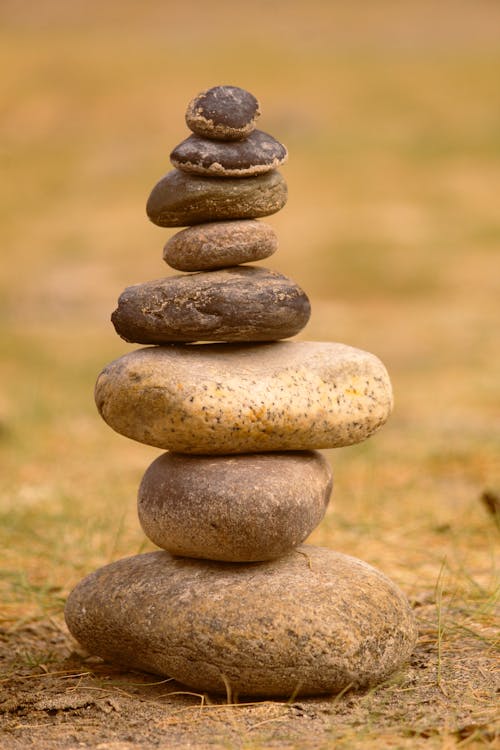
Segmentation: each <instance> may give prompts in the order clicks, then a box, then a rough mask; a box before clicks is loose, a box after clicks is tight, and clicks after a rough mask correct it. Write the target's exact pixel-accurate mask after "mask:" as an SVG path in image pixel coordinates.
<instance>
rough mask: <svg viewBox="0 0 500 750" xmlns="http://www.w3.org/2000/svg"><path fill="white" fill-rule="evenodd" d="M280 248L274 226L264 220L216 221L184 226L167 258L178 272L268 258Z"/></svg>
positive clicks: (170, 245) (171, 243)
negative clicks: (185, 227)
mask: <svg viewBox="0 0 500 750" xmlns="http://www.w3.org/2000/svg"><path fill="white" fill-rule="evenodd" d="M277 249H278V238H277V236H276V233H275V231H274V229H273V228H272V227H271V226H270V225H269V224H265V223H264V222H262V221H253V220H251V219H248V220H244V221H216V222H213V223H211V224H196V225H195V226H193V227H188V228H187V229H182V230H181V231H180V232H177V233H176V234H174V236H173V237H171V238H170V239H169V241H168V242H167V244H166V245H165V247H164V250H163V259H164V261H165V262H166V263H168V265H169V266H170V267H171V268H175V269H176V270H178V271H208V270H213V269H216V268H226V267H227V266H237V265H238V264H240V263H249V262H252V261H256V260H262V259H263V258H268V257H269V256H270V255H272V254H273V253H274V252H276V250H277Z"/></svg>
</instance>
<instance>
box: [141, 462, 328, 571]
mask: <svg viewBox="0 0 500 750" xmlns="http://www.w3.org/2000/svg"><path fill="white" fill-rule="evenodd" d="M331 490H332V473H331V470H330V466H329V464H328V462H327V461H326V460H325V459H324V458H323V456H322V455H321V454H320V453H318V452H317V451H307V452H302V453H300V452H293V453H256V454H253V455H238V456H228V457H218V458H216V459H214V458H211V457H209V456H204V457H201V456H186V455H182V454H178V453H164V454H163V455H162V456H160V457H159V458H157V459H156V461H153V463H152V464H151V466H150V467H149V469H148V470H147V471H146V473H145V474H144V477H143V480H142V483H141V486H140V488H139V498H138V511H139V520H140V522H141V525H142V528H143V529H144V532H145V533H146V535H147V536H148V537H149V538H150V539H151V541H152V542H154V543H155V544H157V545H158V547H162V548H163V549H166V550H168V551H169V552H172V554H174V555H183V556H184V557H201V558H207V559H209V560H228V561H230V562H253V561H256V560H272V559H273V558H276V557H279V556H280V555H284V554H285V553H286V552H289V551H290V550H291V549H293V548H294V547H296V546H297V545H298V544H300V543H301V542H302V541H304V539H305V538H306V537H307V536H308V535H309V534H310V533H311V531H312V530H313V529H315V528H316V526H317V525H318V524H319V522H320V521H321V519H322V518H323V516H324V514H325V510H326V507H327V504H328V501H329V499H330V493H331Z"/></svg>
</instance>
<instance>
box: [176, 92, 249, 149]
mask: <svg viewBox="0 0 500 750" xmlns="http://www.w3.org/2000/svg"><path fill="white" fill-rule="evenodd" d="M259 115H260V112H259V102H258V101H257V99H256V98H255V96H254V95H253V94H250V92H249V91H245V89H242V88H240V87H239V86H214V87H213V88H211V89H208V90H207V91H202V92H201V94H198V95H197V96H195V98H194V99H193V100H192V101H191V102H190V103H189V104H188V108H187V112H186V124H187V126H188V128H189V129H190V130H192V131H193V133H198V135H202V136H205V138H215V139H217V140H223V141H232V140H240V139H241V138H245V137H246V136H247V135H248V134H249V133H251V132H252V130H253V129H254V128H255V120H256V119H257V117H258V116H259Z"/></svg>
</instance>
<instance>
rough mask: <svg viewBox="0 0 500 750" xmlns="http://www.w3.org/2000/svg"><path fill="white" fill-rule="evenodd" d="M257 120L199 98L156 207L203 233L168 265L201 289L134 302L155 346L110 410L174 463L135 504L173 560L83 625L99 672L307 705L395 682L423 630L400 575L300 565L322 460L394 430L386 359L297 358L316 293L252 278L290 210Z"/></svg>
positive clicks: (223, 101) (121, 316)
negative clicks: (395, 578) (125, 672)
mask: <svg viewBox="0 0 500 750" xmlns="http://www.w3.org/2000/svg"><path fill="white" fill-rule="evenodd" d="M259 114H260V111H259V104H258V102H257V99H256V98H255V97H254V96H253V95H252V94H250V93H249V92H248V91H245V90H244V89H241V88H239V87H237V86H216V87H214V88H211V89H209V90H208V91H204V92H202V93H201V94H199V95H198V96H196V97H195V98H194V99H193V100H192V101H191V103H190V104H189V106H188V109H187V113H186V122H187V125H188V127H189V128H190V129H191V131H192V133H193V135H191V136H190V137H189V138H187V139H186V140H184V141H183V142H182V143H180V144H179V145H178V146H177V147H176V148H175V149H174V150H173V151H172V153H171V160H172V163H173V165H174V169H173V170H172V171H170V172H169V173H168V174H166V175H165V176H164V177H162V179H161V180H160V181H159V182H158V183H157V184H156V186H155V187H154V188H153V190H152V192H151V195H150V197H149V199H148V202H147V214H148V216H149V218H150V219H151V221H153V222H154V223H155V224H157V225H158V226H160V227H187V228H186V229H183V230H181V231H178V232H177V233H176V234H174V235H173V236H172V237H170V239H169V240H168V242H167V243H166V245H165V247H164V254H163V257H164V260H165V261H166V263H167V264H168V265H170V266H171V267H172V268H174V269H176V270H178V271H182V272H190V273H188V274H186V273H183V274H182V275H170V276H168V277H167V278H161V279H157V280H155V281H147V282H145V283H143V284H137V285H135V286H131V287H128V288H127V289H125V291H124V292H123V293H122V295H121V296H120V299H119V302H118V307H117V309H116V310H115V311H114V313H113V315H112V321H113V324H114V326H115V329H116V331H117V333H118V334H119V335H120V336H122V337H123V338H124V339H125V340H126V341H130V342H136V343H140V344H152V345H153V346H150V347H148V348H143V349H138V350H136V351H133V352H130V353H129V354H125V355H124V356H122V357H120V358H119V359H117V360H115V361H114V362H111V363H110V364H109V365H107V367H105V368H104V369H103V371H102V372H101V374H100V375H99V377H98V380H97V383H96V388H95V399H96V404H97V407H98V409H99V412H100V413H101V415H102V417H103V419H104V420H105V421H106V422H107V423H108V424H109V425H110V426H111V427H112V428H113V429H114V430H116V432H118V433H120V434H122V435H126V436H127V437H129V438H132V439H133V440H137V441H139V442H141V443H146V444H147V445H152V446H155V447H157V448H162V449H163V450H166V451H168V452H167V453H165V454H163V455H161V456H159V457H158V458H157V459H156V460H155V461H154V462H153V463H152V464H151V466H150V467H149V468H148V469H147V471H146V472H145V474H144V477H143V479H142V482H141V485H140V487H139V493H138V501H137V507H138V514H139V519H140V522H141V524H142V526H143V529H144V531H145V533H146V534H147V536H148V537H149V539H150V540H151V541H152V542H153V543H155V544H157V545H158V546H159V547H161V548H163V549H162V550H161V551H159V552H153V553H148V554H143V555H136V556H135V557H130V558H126V559H124V560H119V561H117V562H114V563H112V564H111V565H108V566H106V567H104V568H101V569H100V570H98V571H96V572H95V573H93V574H91V575H90V576H88V577H87V578H86V579H84V580H83V581H82V582H81V583H80V584H78V585H77V587H76V588H75V589H74V590H73V592H72V593H71V595H70V597H69V599H68V602H67V605H66V619H67V623H68V627H69V629H70V631H71V632H72V634H73V635H74V636H75V638H77V639H78V640H79V641H80V643H81V644H82V645H83V646H84V647H85V648H86V649H87V650H88V651H89V652H90V653H92V654H96V655H99V656H101V657H103V658H104V659H109V660H111V661H114V662H118V663H120V664H122V665H125V666H126V667H128V668H134V669H143V670H146V671H148V672H153V673H157V674H160V675H164V676H166V677H172V678H174V679H176V680H178V681H179V682H181V683H184V684H185V685H187V686H188V687H189V688H191V689H192V690H195V691H209V692H212V691H213V692H215V693H225V694H226V695H227V697H228V698H231V697H233V698H234V696H235V695H237V694H240V695H242V696H250V697H263V698H265V697H279V698H285V699H294V698H295V696H297V695H305V696H307V695H319V694H322V693H332V694H333V693H338V692H339V691H343V690H346V689H347V688H349V687H353V688H362V687H368V686H371V685H375V684H377V683H378V682H380V681H381V680H385V679H386V678H387V677H389V675H390V674H391V673H392V672H393V671H394V670H396V669H399V668H401V666H402V665H403V664H404V662H405V660H406V659H407V658H408V657H409V655H410V653H411V650H412V648H413V645H414V643H415V638H416V627H415V621H414V618H413V615H412V612H411V610H410V608H409V605H408V602H407V600H406V599H405V597H404V595H403V593H402V592H401V591H399V589H398V588H397V587H396V586H395V584H393V583H392V582H391V581H390V580H389V579H388V578H386V577H385V576H384V575H383V574H382V573H380V572H378V571H377V570H375V569H374V568H372V567H370V566H369V565H367V564H366V563H364V562H362V561H361V560H356V559H354V558H352V557H348V556H346V555H344V554H340V553H338V552H334V551H332V550H327V549H322V548H317V547H313V546H300V545H302V542H304V541H305V540H306V538H307V537H308V535H309V534H310V533H311V532H312V531H313V530H314V529H315V528H316V526H317V525H318V524H319V523H320V522H321V519H322V518H323V516H324V514H325V512H326V511H327V507H328V502H329V498H330V494H331V489H332V473H331V470H330V467H329V463H328V462H327V460H326V459H325V458H324V457H323V456H322V455H321V454H320V453H318V449H321V448H338V447H341V446H345V445H351V444H353V443H359V442H360V441H362V440H365V439H366V438H368V437H370V435H372V434H373V433H374V432H375V431H376V430H378V429H379V428H380V427H381V426H382V425H383V424H384V422H385V421H386V419H387V417H388V416H389V414H390V412H391V409H392V389H391V383H390V380H389V376H388V374H387V372H386V370H385V367H384V365H383V364H382V363H381V362H380V360H379V359H377V357H375V356H374V355H373V354H369V353H367V352H364V351H361V350H359V349H354V348H353V347H350V346H346V345H345V344H338V343H329V342H328V343H325V342H310V341H301V342H297V341H282V340H281V339H284V338H287V337H289V336H293V335H295V334H296V333H298V332H299V331H301V330H302V329H303V327H304V326H305V325H306V323H307V321H308V319H309V315H310V304H309V300H308V298H307V296H306V294H305V292H303V291H302V289H301V288H300V287H299V286H297V284H296V283H295V282H294V281H292V280H290V279H289V278H287V277H286V276H283V275H282V274H280V273H278V272H276V271H273V270H270V269H267V268H263V267H261V266H258V267H255V266H248V265H243V266H242V265H241V264H243V263H249V262H250V263H251V262H255V261H258V260H261V259H264V258H267V257H269V256H271V255H272V254H273V253H274V252H275V251H276V250H277V247H278V243H277V238H276V234H275V233H274V231H273V229H272V228H271V226H269V224H266V223H265V222H261V221H256V219H258V218H259V217H263V216H268V215H271V214H273V213H275V212H276V211H279V210H280V209H281V208H283V206H284V205H285V203H286V199H287V186H286V182H285V180H284V179H283V177H282V176H281V174H280V173H279V172H278V171H277V167H278V166H280V165H281V164H282V163H284V161H285V160H286V157H287V151H286V148H285V147H284V146H282V145H281V144H280V143H279V142H278V141H276V140H275V139H274V138H273V137H272V136H270V135H267V134H266V133H264V132H262V131H260V130H256V129H255V124H256V119H257V117H258V116H259ZM196 342H202V343H196ZM215 342H217V343H215ZM333 520H334V519H333V518H332V519H330V521H333ZM333 538H335V537H333Z"/></svg>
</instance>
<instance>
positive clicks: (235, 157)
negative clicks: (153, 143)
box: [170, 130, 288, 177]
mask: <svg viewBox="0 0 500 750" xmlns="http://www.w3.org/2000/svg"><path fill="white" fill-rule="evenodd" d="M287 156H288V152H287V150H286V148H285V147H284V146H283V145H282V144H281V143H279V142H278V141H277V140H276V139H275V138H273V137H272V136H271V135H268V134H267V133H264V132H262V130H254V131H253V132H252V133H250V135H249V136H248V137H247V138H245V139H244V140H242V141H232V142H223V141H211V140H209V139H207V138H202V137H201V136H199V135H191V136H189V138H186V140H185V141H182V143H180V144H179V145H178V146H176V147H175V148H174V150H173V151H172V153H171V154H170V161H171V162H172V164H173V165H174V167H177V169H182V170H183V171H184V172H189V173H194V174H201V175H206V176H208V177H250V176H251V175H256V174H264V173H265V172H270V171H271V170H272V169H277V168H278V167H279V166H280V165H281V164H283V163H284V162H285V161H286V159H287Z"/></svg>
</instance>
